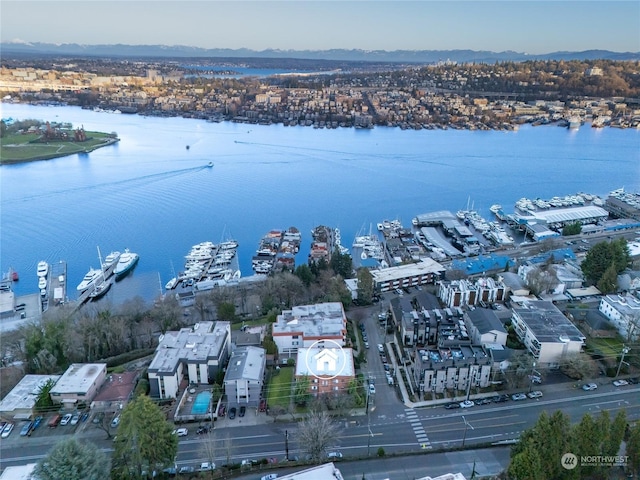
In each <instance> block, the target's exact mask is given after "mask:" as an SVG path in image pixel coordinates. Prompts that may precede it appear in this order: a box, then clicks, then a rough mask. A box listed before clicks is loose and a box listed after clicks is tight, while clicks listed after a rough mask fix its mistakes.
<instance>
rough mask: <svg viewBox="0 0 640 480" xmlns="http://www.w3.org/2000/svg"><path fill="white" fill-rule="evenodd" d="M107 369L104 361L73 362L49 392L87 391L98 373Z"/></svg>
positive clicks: (100, 373) (103, 372) (98, 375)
mask: <svg viewBox="0 0 640 480" xmlns="http://www.w3.org/2000/svg"><path fill="white" fill-rule="evenodd" d="M106 371H107V364H106V363H74V364H72V365H70V366H69V368H67V371H66V372H64V374H63V375H62V376H61V377H60V379H58V381H57V382H56V384H55V385H54V387H53V388H52V389H51V394H52V395H53V394H59V395H63V394H65V393H73V394H75V393H82V392H86V391H88V390H89V389H90V388H91V387H92V386H93V384H94V383H95V381H96V380H97V379H98V377H100V375H103V374H105V373H106Z"/></svg>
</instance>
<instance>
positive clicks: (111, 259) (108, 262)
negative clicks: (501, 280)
mask: <svg viewBox="0 0 640 480" xmlns="http://www.w3.org/2000/svg"><path fill="white" fill-rule="evenodd" d="M119 259H120V252H111V253H110V254H109V255H107V256H106V257H104V262H102V268H104V269H105V270H107V269H109V268H110V267H112V266H113V264H114V263H116V262H117V261H118V260H119Z"/></svg>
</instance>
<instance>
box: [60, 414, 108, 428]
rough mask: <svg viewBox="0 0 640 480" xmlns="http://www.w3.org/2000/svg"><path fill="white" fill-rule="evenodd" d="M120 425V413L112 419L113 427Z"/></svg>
mask: <svg viewBox="0 0 640 480" xmlns="http://www.w3.org/2000/svg"><path fill="white" fill-rule="evenodd" d="M61 423H62V422H61ZM118 425H120V415H118V416H116V417H114V419H113V420H111V428H116V427H117V426H118Z"/></svg>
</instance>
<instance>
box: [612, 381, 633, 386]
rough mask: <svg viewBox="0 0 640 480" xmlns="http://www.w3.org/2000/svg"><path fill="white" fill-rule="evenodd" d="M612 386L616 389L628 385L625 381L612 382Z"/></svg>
mask: <svg viewBox="0 0 640 480" xmlns="http://www.w3.org/2000/svg"><path fill="white" fill-rule="evenodd" d="M613 385H614V386H616V387H622V386H624V385H629V382H627V381H626V380H614V381H613Z"/></svg>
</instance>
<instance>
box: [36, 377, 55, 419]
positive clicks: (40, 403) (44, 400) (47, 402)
mask: <svg viewBox="0 0 640 480" xmlns="http://www.w3.org/2000/svg"><path fill="white" fill-rule="evenodd" d="M55 384H56V382H55V380H53V379H51V378H50V379H49V380H47V381H46V382H45V383H44V384H43V385H41V386H40V388H39V389H38V395H37V396H36V404H35V407H36V410H37V411H38V412H43V411H47V410H49V408H50V407H52V406H53V401H52V400H51V395H49V392H50V391H51V389H52V388H53V386H54V385H55Z"/></svg>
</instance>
